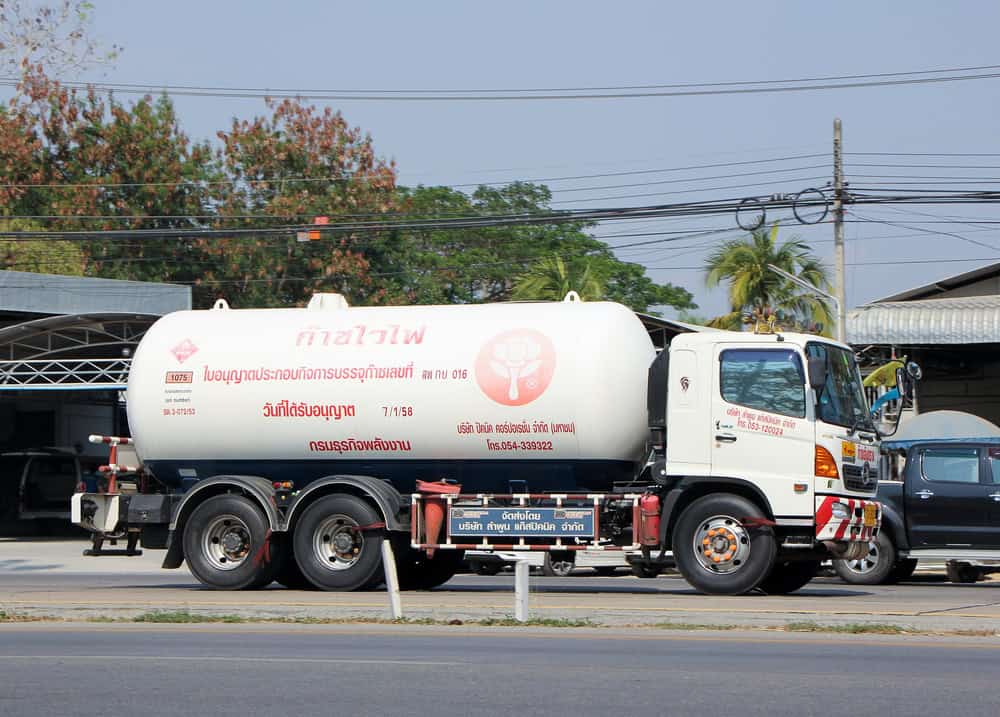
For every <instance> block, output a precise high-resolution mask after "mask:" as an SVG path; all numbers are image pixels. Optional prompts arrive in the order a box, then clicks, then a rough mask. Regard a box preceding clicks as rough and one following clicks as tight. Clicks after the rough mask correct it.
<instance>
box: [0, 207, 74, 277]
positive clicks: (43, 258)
mask: <svg viewBox="0 0 1000 717" xmlns="http://www.w3.org/2000/svg"><path fill="white" fill-rule="evenodd" d="M42 229H43V227H41V226H40V225H38V224H35V223H32V222H29V221H26V220H24V219H4V218H2V217H0V231H7V232H21V231H41V230H42ZM84 263H85V259H84V256H83V250H82V249H81V248H80V245H79V244H76V243H74V242H69V241H60V240H58V239H3V238H0V269H7V270H10V271H29V272H35V273H47V274H65V275H67V276H83V268H84Z"/></svg>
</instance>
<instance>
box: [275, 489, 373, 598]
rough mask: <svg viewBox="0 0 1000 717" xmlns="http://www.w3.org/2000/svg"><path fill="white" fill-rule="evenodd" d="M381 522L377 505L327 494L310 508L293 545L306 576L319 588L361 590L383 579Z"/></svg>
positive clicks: (341, 494) (296, 559)
mask: <svg viewBox="0 0 1000 717" xmlns="http://www.w3.org/2000/svg"><path fill="white" fill-rule="evenodd" d="M381 521H382V517H381V516H380V515H379V514H378V512H377V511H376V510H375V508H374V507H372V506H371V505H370V504H368V503H366V502H365V501H364V500H362V499H361V498H358V497H357V496H353V495H348V494H344V493H340V494H334V495H328V496H324V497H322V498H320V499H318V500H317V501H316V502H315V503H313V504H312V505H310V506H309V507H308V508H306V510H305V512H304V513H303V514H302V517H301V518H300V519H299V522H298V524H297V525H296V526H295V534H294V535H293V537H292V544H293V545H294V548H295V562H296V563H297V564H298V566H299V569H300V570H301V571H302V575H303V576H304V577H305V579H306V580H308V581H309V582H310V583H311V584H312V585H314V586H315V587H316V588H318V589H320V590H363V589H366V588H370V587H375V586H377V585H378V584H379V583H381V582H382V580H383V579H384V576H383V574H382V541H383V540H384V536H383V534H382V533H381V532H378V531H374V530H357V528H362V527H364V526H368V525H372V524H374V523H378V522H381Z"/></svg>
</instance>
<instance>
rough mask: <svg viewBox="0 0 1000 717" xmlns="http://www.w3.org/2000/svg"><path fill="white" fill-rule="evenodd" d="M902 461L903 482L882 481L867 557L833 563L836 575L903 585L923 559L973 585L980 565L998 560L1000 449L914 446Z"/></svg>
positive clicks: (948, 444) (993, 446)
mask: <svg viewBox="0 0 1000 717" xmlns="http://www.w3.org/2000/svg"><path fill="white" fill-rule="evenodd" d="M905 456H906V457H905V464H904V466H903V468H902V470H901V472H900V476H901V480H883V481H880V482H879V487H878V499H879V501H881V502H882V509H883V510H882V530H881V531H880V533H879V536H878V539H877V540H876V541H874V542H872V543H871V546H870V548H871V549H870V551H869V554H868V555H867V556H866V557H865V558H862V559H861V560H837V561H834V565H833V567H834V570H836V571H837V574H838V575H840V577H841V578H843V579H844V580H845V581H847V582H849V583H855V584H862V585H877V584H880V583H888V582H894V581H897V580H904V579H906V578H908V577H909V576H910V575H911V574H912V573H913V571H914V569H916V567H917V560H918V559H927V560H934V561H941V562H947V563H948V567H949V570H948V574H949V577H950V578H951V579H952V580H957V581H961V582H970V581H974V580H975V579H976V577H977V576H978V575H980V574H981V573H982V572H984V570H983V569H982V568H979V567H977V566H978V565H981V564H983V563H986V564H989V563H991V562H997V561H1000V445H997V444H996V443H964V442H963V443H954V442H938V443H935V442H925V443H916V444H914V445H911V446H910V447H909V448H908V449H907V450H906V454H905ZM987 571H989V570H988V569H987ZM989 572H992V571H989Z"/></svg>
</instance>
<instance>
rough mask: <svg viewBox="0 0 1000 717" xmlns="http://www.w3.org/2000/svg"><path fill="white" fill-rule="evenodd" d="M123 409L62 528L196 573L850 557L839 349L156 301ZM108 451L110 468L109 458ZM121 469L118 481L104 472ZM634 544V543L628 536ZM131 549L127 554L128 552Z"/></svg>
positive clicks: (868, 516) (515, 319)
mask: <svg viewBox="0 0 1000 717" xmlns="http://www.w3.org/2000/svg"><path fill="white" fill-rule="evenodd" d="M127 408H128V419H129V426H130V428H131V433H132V439H130V440H129V439H121V440H118V439H105V440H107V441H108V442H112V443H121V444H124V443H132V442H134V447H135V450H136V452H137V453H138V456H139V458H140V460H141V466H120V465H112V466H111V467H110V470H112V471H114V470H123V469H127V468H130V467H131V468H133V469H138V474H137V475H138V477H133V478H131V479H130V483H131V484H132V485H134V486H135V488H134V489H133V490H130V491H126V490H123V489H118V488H117V487H116V486H113V487H112V490H111V491H110V492H106V493H78V494H76V495H75V496H74V498H73V520H74V522H76V523H78V524H79V525H81V526H84V527H86V528H88V529H90V530H91V531H93V532H94V534H95V547H97V548H98V549H97V550H95V551H91V552H94V553H100V552H101V551H100V548H101V544H102V542H103V541H104V540H106V539H109V538H113V539H127V540H128V541H129V547H130V549H134V547H135V545H136V543H138V542H141V545H142V547H144V548H161V549H166V551H167V552H166V557H165V559H164V563H163V566H164V567H165V568H177V567H179V566H180V565H181V564H182V563H183V562H184V561H187V564H188V567H189V568H190V570H191V572H192V573H193V574H194V575H195V576H196V577H197V578H198V579H199V580H200V581H201V582H203V583H204V584H205V585H207V586H210V587H213V588H217V589H242V588H252V587H259V586H261V585H265V584H268V583H270V582H271V581H273V580H277V581H279V582H281V583H283V584H285V585H288V586H307V585H312V586H314V587H317V588H320V589H324V590H355V589H363V588H369V587H373V586H377V585H378V584H380V582H381V580H382V577H383V569H382V558H381V548H382V543H383V541H386V540H389V541H392V543H391V544H392V546H393V548H394V553H395V556H396V561H397V564H398V573H399V578H400V583H401V586H402V587H404V588H407V587H409V588H429V587H433V586H436V585H439V584H441V583H443V582H445V581H447V580H448V579H449V578H450V577H451V576H452V575H453V574H454V573H455V571H456V570H457V569H458V566H459V564H460V561H461V557H462V553H463V551H465V550H496V551H556V552H558V553H559V554H561V555H569V554H572V553H573V552H574V551H578V550H583V549H588V550H593V549H601V550H619V551H626V552H630V554H631V555H632V557H631V558H630V559H631V560H633V561H634V562H635V563H636V564H637V565H638V567H640V568H642V567H645V568H648V569H649V570H651V571H654V572H653V574H655V569H656V567H657V566H658V565H661V564H662V561H663V559H664V555H665V554H666V552H667V551H672V553H673V559H674V560H675V561H676V565H677V567H678V569H679V570H680V572H681V573H682V574H683V576H684V577H685V578H686V579H687V580H688V582H690V583H691V585H693V586H694V587H695V588H697V589H698V590H700V591H703V592H705V593H714V594H739V593H745V592H748V591H750V590H753V589H755V588H758V589H761V590H764V591H766V592H771V593H785V592H790V591H793V590H796V589H798V588H799V587H801V586H802V585H804V584H806V583H807V582H808V581H809V580H810V579H811V578H812V577H813V575H814V574H815V572H816V569H817V566H818V564H819V562H820V561H821V560H824V559H827V558H830V557H834V558H853V557H856V556H860V555H861V554H863V553H865V552H866V551H867V549H868V547H867V546H868V542H869V541H870V540H871V539H873V537H874V536H875V535H876V533H877V531H878V527H879V523H880V518H881V513H880V508H879V505H878V503H876V502H875V501H873V500H872V496H873V495H874V493H875V487H876V484H877V478H878V475H877V471H878V464H879V461H878V453H879V450H878V443H877V440H878V435H877V432H876V431H875V427H874V425H872V424H871V422H870V420H869V419H868V418H867V416H868V407H867V405H866V402H865V398H864V394H863V393H862V387H861V378H860V374H859V372H858V368H857V365H856V364H855V360H854V356H853V354H852V352H851V350H850V349H849V348H847V347H846V346H843V345H841V344H838V343H835V342H832V341H830V340H827V339H824V338H821V337H818V336H811V335H800V334H791V333H784V334H783V333H774V332H765V333H760V332H755V333H736V332H727V331H712V330H706V331H703V332H690V333H678V334H677V335H676V336H673V337H672V339H671V340H670V341H669V342H668V345H666V346H665V347H663V348H662V349H661V350H659V351H657V349H656V348H654V345H653V343H652V341H651V339H650V335H649V333H648V332H647V330H646V328H645V327H644V325H643V323H642V322H641V321H640V319H639V318H638V317H637V316H636V315H635V314H634V313H632V312H631V311H630V310H629V309H627V308H625V307H623V306H621V305H619V304H614V303H607V302H582V301H579V300H577V299H576V297H575V296H572V295H571V296H570V297H567V300H566V301H564V302H557V303H510V304H490V305H462V306H408V307H379V308H359V307H355V308H351V307H348V306H347V304H346V302H345V301H344V300H343V298H342V297H340V296H338V295H332V294H326V295H317V296H315V297H314V298H313V300H312V301H311V302H310V304H309V306H308V308H305V309H302V308H293V309H260V310H257V309H247V310H230V309H229V308H228V306H227V305H226V304H225V302H222V301H220V302H218V303H217V305H216V307H215V308H214V309H212V310H203V311H182V312H177V313H173V314H169V315H167V316H165V317H163V318H162V319H160V320H159V321H157V322H156V324H155V325H154V326H153V327H152V328H150V329H149V331H148V332H147V333H146V335H145V336H144V338H143V339H142V341H141V343H140V345H139V347H138V349H137V350H136V353H135V357H134V359H133V362H132V368H131V372H130V375H129V381H128V390H127ZM121 462H123V461H122V460H121V459H119V460H117V461H116V460H115V459H112V460H111V463H112V464H116V463H121ZM120 482H121V479H119V483H120ZM631 551H635V552H631ZM129 552H133V551H132V550H130V551H129Z"/></svg>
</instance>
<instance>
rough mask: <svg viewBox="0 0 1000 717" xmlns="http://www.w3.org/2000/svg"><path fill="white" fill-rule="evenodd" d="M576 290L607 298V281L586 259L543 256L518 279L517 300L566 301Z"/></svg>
mask: <svg viewBox="0 0 1000 717" xmlns="http://www.w3.org/2000/svg"><path fill="white" fill-rule="evenodd" d="M571 291H575V292H576V293H577V294H579V295H580V298H581V299H584V300H585V301H599V300H601V299H603V298H604V282H603V281H602V280H601V278H600V277H598V276H597V275H596V274H595V273H594V272H593V271H592V269H591V265H590V262H588V261H586V260H580V261H575V262H571V263H569V264H567V263H566V262H565V261H563V259H562V257H559V256H553V257H550V258H546V259H542V260H541V261H539V262H538V263H537V264H535V265H534V266H533V267H531V269H529V270H528V271H527V272H526V273H524V274H522V275H521V276H519V277H517V278H516V279H515V281H514V290H513V291H512V292H511V298H512V299H514V300H515V301H562V300H563V298H565V296H566V294H568V293H569V292H571Z"/></svg>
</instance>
